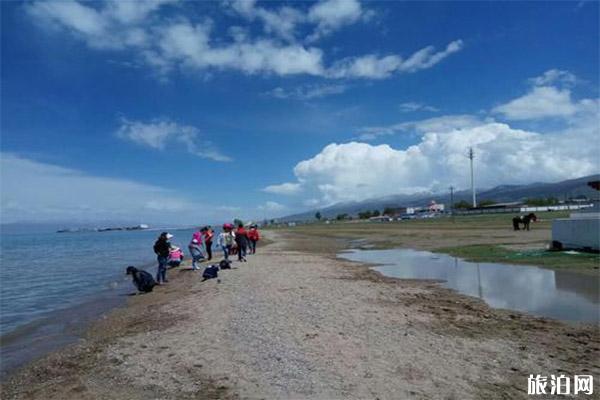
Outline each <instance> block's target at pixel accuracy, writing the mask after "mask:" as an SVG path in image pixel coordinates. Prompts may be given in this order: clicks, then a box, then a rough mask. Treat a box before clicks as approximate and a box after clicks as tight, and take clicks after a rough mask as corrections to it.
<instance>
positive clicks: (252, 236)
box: [248, 225, 260, 254]
mask: <svg viewBox="0 0 600 400" xmlns="http://www.w3.org/2000/svg"><path fill="white" fill-rule="evenodd" d="M259 240H260V233H259V232H258V226H257V225H252V226H251V227H250V230H249V231H248V241H249V242H250V243H249V245H250V254H256V242H258V241H259Z"/></svg>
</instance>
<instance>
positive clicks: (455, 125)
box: [358, 114, 489, 140]
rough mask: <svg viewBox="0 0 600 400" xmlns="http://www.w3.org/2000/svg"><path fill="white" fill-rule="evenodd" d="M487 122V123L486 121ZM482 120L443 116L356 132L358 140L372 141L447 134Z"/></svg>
mask: <svg viewBox="0 0 600 400" xmlns="http://www.w3.org/2000/svg"><path fill="white" fill-rule="evenodd" d="M488 122H489V121H488ZM481 123H482V120H481V119H480V118H478V117H475V116H473V115H468V114H459V115H443V116H440V117H434V118H427V119H422V120H417V121H407V122H400V123H397V124H393V125H387V126H366V127H362V128H360V129H359V130H358V138H359V139H360V140H373V139H375V138H377V137H379V136H387V135H395V134H397V133H425V132H438V133H441V132H448V131H451V130H454V129H462V128H468V127H474V126H477V125H481Z"/></svg>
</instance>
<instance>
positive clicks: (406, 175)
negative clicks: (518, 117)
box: [294, 99, 600, 206]
mask: <svg viewBox="0 0 600 400" xmlns="http://www.w3.org/2000/svg"><path fill="white" fill-rule="evenodd" d="M580 104H581V110H580V112H579V113H578V114H577V115H576V117H574V118H573V119H571V120H570V123H569V126H568V127H567V128H566V129H564V130H562V131H557V132H553V133H545V134H541V133H537V132H532V131H526V130H521V129H515V128H513V127H511V126H509V125H508V124H504V123H498V122H494V121H482V120H477V119H476V118H474V117H472V119H471V120H470V121H469V120H468V119H465V120H464V121H463V122H466V123H463V124H461V123H457V124H456V125H455V126H454V127H453V128H451V129H448V128H449V126H445V127H444V126H443V124H442V126H438V123H439V122H441V120H437V121H435V120H434V121H431V120H425V121H426V122H424V121H421V123H419V122H414V123H413V128H414V129H415V130H416V131H417V132H422V133H421V139H420V141H419V142H418V143H417V144H415V145H413V146H410V147H408V148H406V149H394V148H392V147H390V146H389V145H385V144H384V145H378V146H374V145H370V144H367V143H360V142H350V143H344V144H336V143H332V144H330V145H328V146H326V147H325V148H323V149H322V150H321V152H319V153H318V154H317V155H315V156H314V157H312V158H310V159H307V160H304V161H301V162H299V163H298V164H297V165H296V166H295V168H294V174H295V176H296V178H297V183H298V184H301V185H302V187H303V190H304V192H305V193H309V194H317V196H312V197H311V199H310V201H309V202H308V203H306V202H305V205H308V206H313V205H323V204H331V203H335V202H340V201H352V200H363V199H366V198H371V197H379V196H386V195H392V194H409V193H415V192H423V191H435V190H445V189H446V188H447V187H448V186H449V185H454V186H455V187H457V188H466V187H468V184H469V168H468V159H467V157H466V152H467V149H468V148H469V147H473V148H474V150H475V155H476V159H475V179H476V184H477V186H478V187H479V188H489V187H492V186H495V185H499V184H519V183H529V182H534V181H546V182H547V181H558V180H562V179H570V178H576V177H580V176H584V175H588V174H594V173H598V172H600V159H599V158H598V154H600V143H599V142H598V137H600V128H599V126H598V123H597V121H598V117H599V116H600V108H599V105H600V103H599V101H598V100H589V99H588V100H583V101H581V102H580ZM432 120H433V119H432ZM455 122H460V118H458V119H456V121H455ZM475 122H476V123H475ZM440 127H444V129H437V128H440ZM307 201H308V200H307Z"/></svg>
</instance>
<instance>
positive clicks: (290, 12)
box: [1, 0, 600, 223]
mask: <svg viewBox="0 0 600 400" xmlns="http://www.w3.org/2000/svg"><path fill="white" fill-rule="evenodd" d="M1 7H2V57H1V62H2V92H1V96H2V105H1V107H2V109H1V111H2V178H3V179H2V180H3V183H2V198H1V201H2V220H3V222H14V221H38V222H40V221H66V220H76V221H88V220H89V221H93V220H101V219H112V220H115V219H128V220H132V219H133V220H144V221H149V222H155V223H166V222H173V223H187V222H189V223H196V222H200V221H202V220H207V221H210V222H215V221H219V220H222V219H228V218H232V217H235V216H240V217H243V218H263V217H274V216H279V215H284V214H289V213H293V212H296V211H301V210H304V209H310V208H318V207H323V206H326V205H328V204H332V203H335V202H339V201H352V200H361V199H364V198H368V197H376V196H384V195H389V194H395V193H411V192H417V191H434V192H435V191H440V190H445V188H447V187H448V186H449V185H450V184H452V185H454V186H456V187H458V188H465V187H467V186H468V185H469V181H468V178H467V169H466V168H467V164H466V161H465V160H466V157H465V154H466V149H467V148H468V147H469V146H473V147H474V149H475V152H476V155H477V156H478V158H477V160H476V167H477V183H478V186H479V187H491V186H494V185H497V184H509V183H527V182H531V181H553V180H561V179H567V178H573V177H579V176H582V175H585V174H590V173H597V172H598V171H599V170H600V166H599V164H598V158H597V154H598V153H597V152H598V150H599V146H598V133H599V132H598V76H599V72H600V71H599V66H598V63H599V55H598V49H599V43H598V38H599V35H598V31H599V29H598V28H599V27H598V18H597V16H598V3H597V2H499V3H495V2H363V3H360V2H358V1H356V0H321V1H319V2H281V3H280V2H253V1H220V2H216V1H215V2H180V1H176V0H173V1H171V0H165V1H163V0H157V1H143V2H116V1H115V2H113V1H105V2H81V3H79V2H75V1H60V2H59V1H50V2H45V1H32V2H24V3H21V2H3V3H2V5H1Z"/></svg>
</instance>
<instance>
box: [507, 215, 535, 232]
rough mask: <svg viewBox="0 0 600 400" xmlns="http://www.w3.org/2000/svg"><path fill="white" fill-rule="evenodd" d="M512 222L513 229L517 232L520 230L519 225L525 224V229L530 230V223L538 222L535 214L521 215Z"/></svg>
mask: <svg viewBox="0 0 600 400" xmlns="http://www.w3.org/2000/svg"><path fill="white" fill-rule="evenodd" d="M512 221H513V228H515V231H518V230H519V224H523V229H527V230H529V223H530V222H531V221H533V222H535V221H537V217H536V216H535V214H534V213H529V214H527V215H519V216H518V217H514V218H513V220H512Z"/></svg>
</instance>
